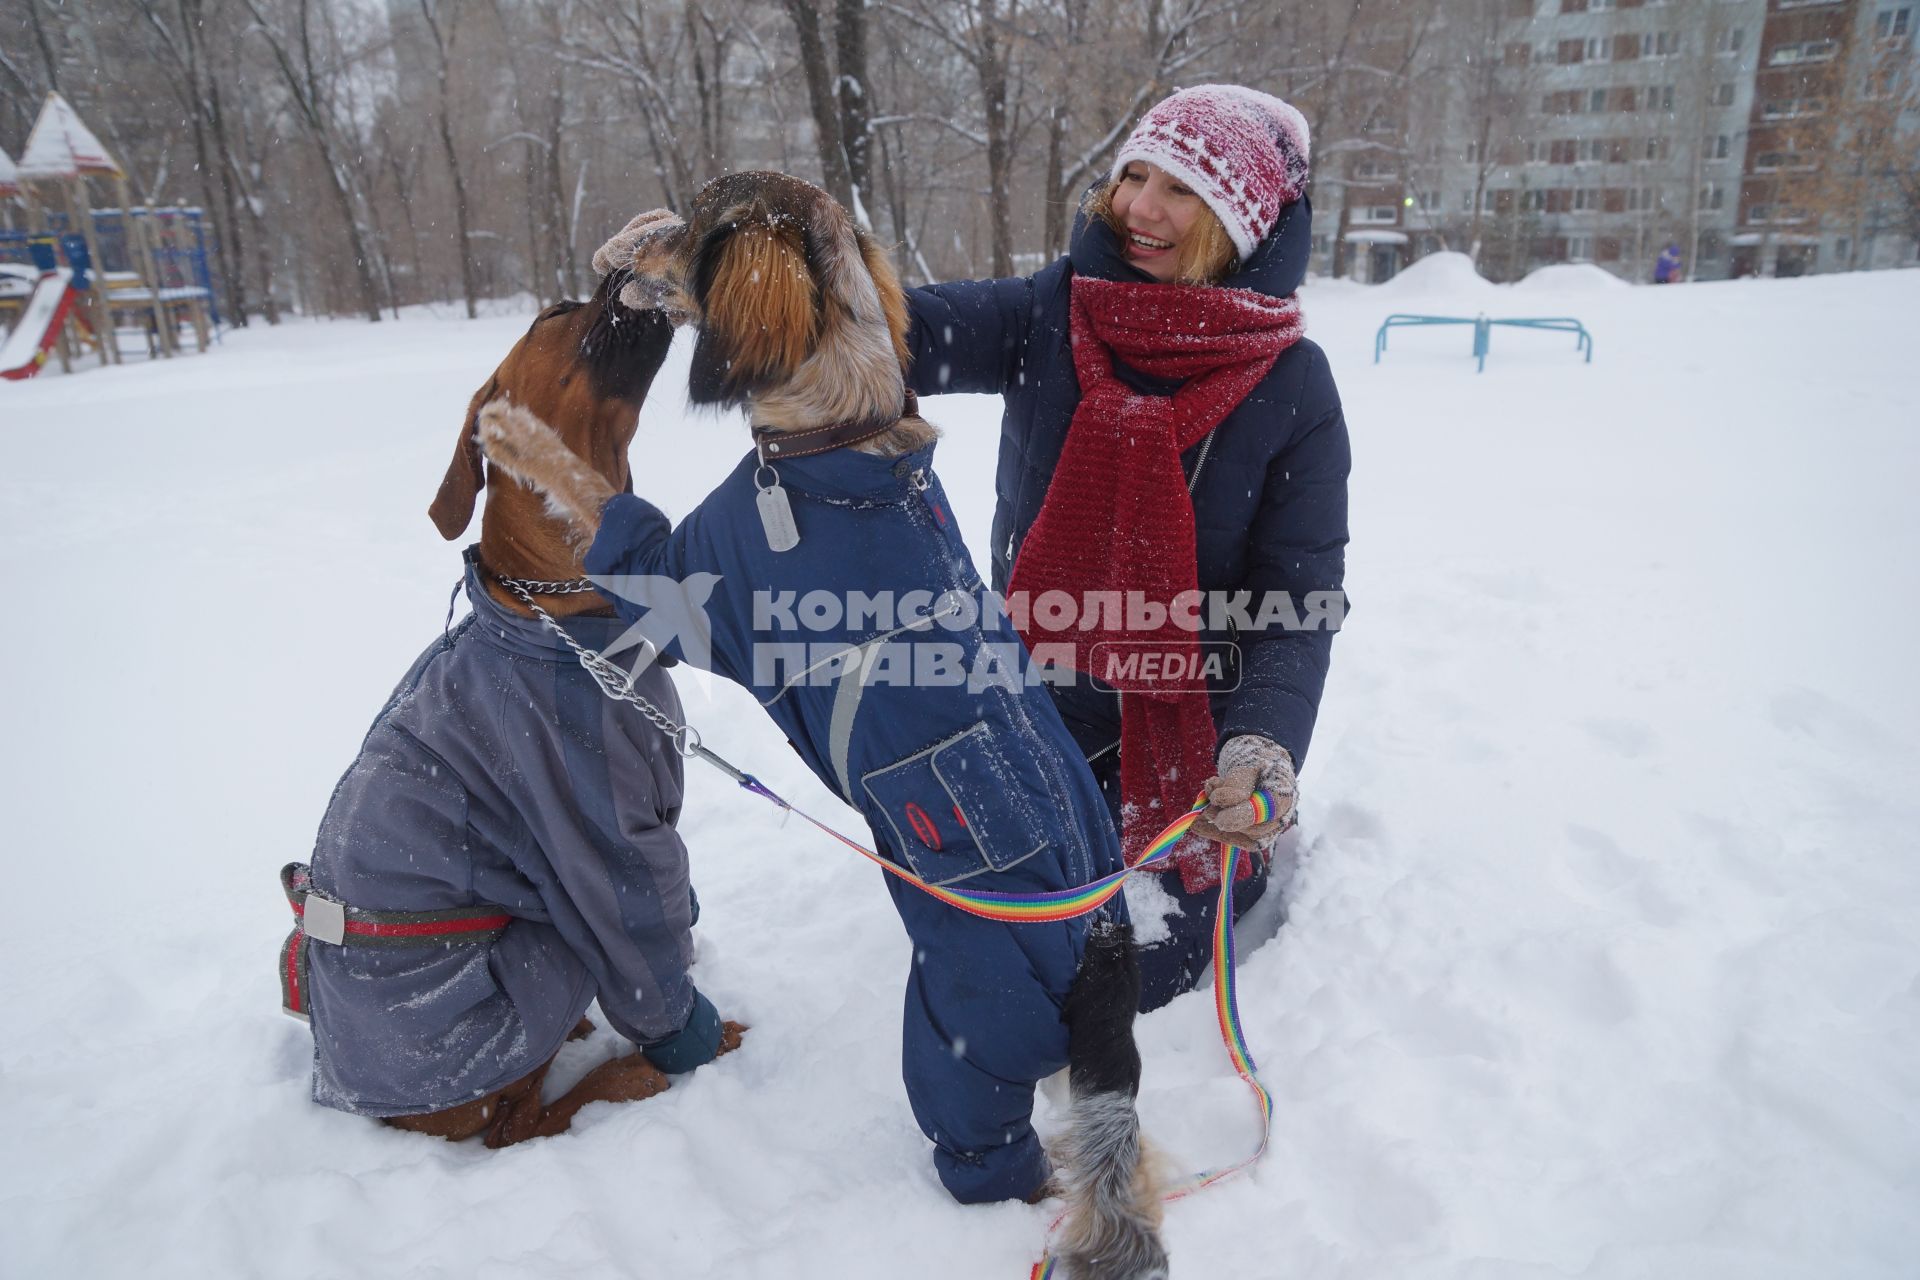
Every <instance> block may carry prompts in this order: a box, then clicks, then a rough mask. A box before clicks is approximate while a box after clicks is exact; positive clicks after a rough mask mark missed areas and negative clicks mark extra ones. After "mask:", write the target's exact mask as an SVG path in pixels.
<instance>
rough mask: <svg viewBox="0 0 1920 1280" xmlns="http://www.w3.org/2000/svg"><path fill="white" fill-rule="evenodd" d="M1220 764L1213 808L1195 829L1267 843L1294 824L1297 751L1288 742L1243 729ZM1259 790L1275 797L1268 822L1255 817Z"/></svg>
mask: <svg viewBox="0 0 1920 1280" xmlns="http://www.w3.org/2000/svg"><path fill="white" fill-rule="evenodd" d="M1219 769H1220V776H1219V777H1217V778H1210V779H1208V780H1207V808H1206V810H1205V812H1203V813H1201V815H1200V816H1199V817H1198V818H1195V819H1194V822H1193V827H1192V831H1193V834H1194V835H1196V836H1199V837H1201V838H1202V839H1206V840H1218V841H1220V842H1221V843H1223V844H1235V845H1239V846H1240V847H1241V848H1243V849H1265V848H1266V847H1267V846H1268V845H1270V844H1272V843H1273V841H1274V839H1275V838H1276V837H1278V836H1279V834H1280V833H1281V832H1283V831H1285V830H1286V829H1287V828H1288V827H1290V826H1292V825H1293V806H1294V802H1295V799H1296V796H1297V790H1298V787H1297V783H1296V782H1295V780H1294V776H1293V757H1292V756H1290V755H1288V754H1287V749H1286V748H1285V747H1283V746H1281V745H1280V744H1279V743H1277V742H1273V741H1270V740H1269V739H1266V738H1263V737H1261V736H1260V735H1258V734H1253V733H1243V734H1241V735H1240V736H1239V737H1237V738H1229V739H1228V740H1227V744H1226V745H1225V746H1223V747H1221V748H1220V760H1219ZM1255 791H1265V792H1266V793H1267V794H1268V795H1269V796H1271V797H1272V798H1273V816H1272V817H1271V818H1269V819H1268V820H1267V821H1265V822H1255V821H1254V820H1253V793H1254V792H1255Z"/></svg>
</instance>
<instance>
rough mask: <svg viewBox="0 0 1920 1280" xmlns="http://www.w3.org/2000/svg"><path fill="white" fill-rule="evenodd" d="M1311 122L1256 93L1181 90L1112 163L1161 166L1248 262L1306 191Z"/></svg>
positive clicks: (1234, 88) (1150, 115)
mask: <svg viewBox="0 0 1920 1280" xmlns="http://www.w3.org/2000/svg"><path fill="white" fill-rule="evenodd" d="M1307 149H1308V138H1307V119H1306V117H1305V116H1303V115H1301V114H1300V113H1299V112H1298V111H1296V110H1294V109H1293V108H1292V107H1290V106H1288V105H1287V104H1286V103H1284V102H1282V101H1281V100H1280V99H1278V98H1276V97H1274V96H1273V95H1272V94H1270V93H1261V92H1260V91H1259V90H1257V89H1248V88H1246V87H1244V86H1242V85H1237V84H1202V85H1195V86H1194V87H1193V88H1191V89H1182V90H1180V92H1178V93H1176V94H1174V95H1173V96H1172V97H1170V98H1167V99H1165V100H1163V101H1162V102H1160V104H1159V105H1157V106H1155V107H1154V108H1153V110H1151V111H1149V112H1147V114H1146V115H1145V116H1144V117H1143V118H1142V119H1141V121H1140V123H1139V125H1138V126H1136V127H1135V129H1134V131H1133V134H1132V136H1130V137H1129V138H1128V139H1127V140H1126V142H1125V143H1124V144H1123V145H1122V146H1121V148H1120V151H1119V154H1118V155H1116V156H1115V157H1114V160H1113V175H1112V176H1113V177H1114V178H1115V179H1118V178H1119V176H1120V171H1121V170H1122V169H1125V168H1126V167H1127V165H1128V164H1129V163H1130V162H1131V161H1134V160H1145V161H1146V162H1148V163H1149V164H1156V165H1159V166H1160V167H1161V168H1162V169H1165V170H1166V171H1167V172H1168V173H1170V174H1172V175H1174V176H1175V177H1176V178H1178V179H1180V181H1182V182H1184V183H1186V184H1187V185H1188V186H1190V187H1192V188H1193V189H1194V191H1195V192H1196V193H1198V195H1199V196H1200V198H1201V199H1202V200H1204V201H1206V202H1207V207H1208V208H1209V209H1211V210H1213V213H1214V216H1215V217H1217V218H1219V219H1220V223H1221V225H1222V226H1224V227H1225V228H1226V229H1227V235H1228V236H1229V237H1231V238H1232V240H1233V247H1234V248H1235V249H1237V250H1239V252H1240V256H1241V258H1243V259H1244V258H1246V257H1247V256H1248V255H1249V254H1251V253H1252V252H1253V251H1254V248H1255V247H1256V246H1257V245H1259V243H1260V242H1261V241H1262V240H1264V239H1266V238H1267V233H1268V232H1269V231H1272V230H1273V224H1274V223H1275V222H1277V221H1279V219H1280V211H1281V210H1282V209H1284V208H1286V207H1287V206H1288V205H1290V204H1292V203H1293V202H1294V201H1295V200H1298V199H1299V198H1300V193H1301V192H1302V191H1304V190H1306V186H1307Z"/></svg>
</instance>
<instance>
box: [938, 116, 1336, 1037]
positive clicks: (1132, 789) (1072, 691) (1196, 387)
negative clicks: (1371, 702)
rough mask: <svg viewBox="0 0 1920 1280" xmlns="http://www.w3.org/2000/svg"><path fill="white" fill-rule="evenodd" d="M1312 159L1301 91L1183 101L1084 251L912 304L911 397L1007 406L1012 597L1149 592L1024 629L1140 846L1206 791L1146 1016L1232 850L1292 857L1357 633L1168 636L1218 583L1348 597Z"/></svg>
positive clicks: (1188, 971)
mask: <svg viewBox="0 0 1920 1280" xmlns="http://www.w3.org/2000/svg"><path fill="white" fill-rule="evenodd" d="M1307 154H1308V129H1307V122H1306V121H1305V119H1303V118H1302V117H1301V115H1300V113H1299V112H1298V111H1296V110H1294V109H1293V108H1292V107H1291V106H1289V105H1287V104H1286V103H1285V102H1282V101H1281V100H1280V99H1278V98H1275V97H1273V96H1272V95H1270V94H1265V93H1260V92H1258V91H1257V90H1254V89H1248V88H1245V87H1242V86H1239V85H1200V86H1197V87H1195V88H1192V89H1185V90H1182V91H1181V92H1179V93H1176V94H1174V95H1173V96H1172V97H1170V98H1167V99H1166V100H1165V101H1163V102H1161V103H1160V104H1158V105H1157V106H1155V107H1154V108H1153V109H1152V110H1151V111H1149V112H1147V114H1146V116H1145V117H1144V118H1143V119H1142V120H1141V121H1140V123H1139V125H1138V126H1137V127H1136V128H1135V129H1134V131H1133V133H1132V134H1131V135H1130V136H1129V137H1128V138H1127V140H1126V142H1125V143H1124V144H1123V145H1122V146H1121V148H1120V150H1119V152H1118V154H1117V156H1116V157H1115V160H1114V166H1113V169H1112V171H1111V173H1110V174H1109V176H1108V177H1107V179H1106V180H1105V181H1103V182H1101V183H1099V184H1098V185H1097V186H1096V187H1095V188H1094V189H1093V190H1092V191H1090V192H1089V193H1088V196H1087V200H1086V202H1085V204H1084V205H1083V207H1082V209H1081V216H1080V218H1079V220H1078V222H1077V223H1076V225H1075V227H1074V233H1073V241H1072V245H1071V247H1070V249H1069V252H1068V254H1067V256H1066V257H1065V258H1063V259H1061V260H1060V261H1058V262H1055V263H1053V264H1052V265H1050V266H1048V267H1045V268H1043V269H1042V270H1040V271H1039V272H1037V273H1035V274H1034V275H1033V276H1031V277H1027V278H1023V279H1011V280H993V281H967V282H958V283H953V284H941V285H930V286H927V287H926V288H923V289H916V290H913V291H911V292H910V293H909V294H908V299H907V300H908V307H909V310H910V311H911V313H912V317H913V325H912V329H911V332H910V335H909V342H910V345H911V346H912V348H913V358H914V363H913V368H912V371H911V375H910V381H911V382H912V384H913V389H914V390H915V391H916V392H918V393H919V394H920V395H923V396H928V395H936V394H938V393H940V392H943V391H971V392H988V393H996V394H999V395H1002V396H1004V397H1005V402H1006V414H1005V417H1004V419H1003V425H1002V428H1001V447H1000V467H999V473H998V476H997V480H996V489H997V496H998V499H999V501H998V509H997V511H996V513H995V516H994V527H993V542H992V547H993V553H994V564H993V585H994V588H995V589H996V590H998V591H1000V592H1002V593H1004V594H1007V595H1008V596H1009V597H1010V599H1011V600H1012V601H1013V602H1014V603H1015V604H1016V606H1018V604H1019V603H1020V602H1021V601H1022V600H1023V599H1024V600H1025V601H1029V602H1030V601H1036V600H1039V599H1041V598H1043V597H1046V596H1049V595H1051V594H1057V593H1062V592H1064V593H1065V594H1066V595H1067V596H1068V597H1069V598H1070V599H1072V600H1073V601H1075V602H1076V603H1078V604H1081V605H1082V606H1083V607H1084V606H1085V605H1086V604H1087V603H1088V602H1097V600H1098V599H1100V598H1103V597H1105V598H1114V597H1118V598H1123V599H1126V600H1127V601H1129V606H1128V613H1127V616H1126V617H1125V618H1124V619H1118V620H1116V619H1112V618H1108V619H1107V620H1106V622H1104V623H1103V624H1101V625H1099V626H1098V627H1095V628H1088V627H1082V628H1081V629H1080V630H1078V631H1076V632H1075V633H1074V634H1073V636H1072V637H1067V636H1063V635H1062V634H1060V633H1058V632H1054V633H1050V634H1041V633H1039V632H1031V631H1023V638H1024V639H1026V641H1027V643H1028V645H1029V647H1037V646H1038V645H1040V644H1045V645H1047V647H1048V656H1049V660H1050V661H1052V662H1054V663H1056V665H1057V667H1058V668H1060V669H1064V670H1065V671H1066V673H1067V675H1068V676H1069V677H1070V678H1069V679H1064V680H1062V681H1060V682H1058V683H1055V684H1054V685H1052V686H1051V692H1052V693H1053V695H1054V700H1055V703H1056V705H1057V706H1058V707H1059V710H1060V712H1061V715H1062V717H1063V718H1064V719H1065V720H1066V722H1067V727H1068V728H1069V730H1071V731H1072V733H1073V735H1074V737H1075V739H1076V741H1077V743H1078V745H1079V746H1080V748H1081V750H1082V752H1083V753H1084V754H1085V755H1086V757H1087V761H1088V763H1089V764H1090V765H1091V766H1092V768H1093V771H1094V776H1095V778H1096V779H1097V780H1098V781H1099V782H1100V784H1101V787H1102V789H1103V790H1104V791H1105V793H1106V795H1107V799H1108V802H1109V804H1110V806H1111V809H1112V812H1113V815H1114V819H1115V822H1116V824H1117V825H1118V826H1119V828H1120V833H1121V838H1122V841H1123V843H1124V844H1125V845H1126V847H1127V848H1128V850H1129V852H1130V853H1134V852H1137V851H1138V850H1140V849H1142V848H1143V847H1144V846H1145V844H1146V842H1147V841H1148V840H1150V839H1151V837H1152V835H1153V834H1154V833H1155V832H1157V831H1158V830H1159V829H1160V828H1161V827H1163V826H1164V825H1165V824H1166V823H1167V822H1168V821H1169V820H1170V819H1171V818H1173V817H1175V816H1177V815H1179V814H1181V813H1184V812H1185V811H1186V810H1187V809H1188V808H1189V807H1190V806H1191V805H1192V804H1193V802H1194V798H1195V796H1196V795H1197V794H1200V793H1202V792H1204V793H1205V795H1206V798H1207V801H1208V808H1207V810H1206V812H1205V813H1204V814H1203V815H1202V816H1201V818H1200V820H1199V821H1197V822H1196V823H1195V824H1194V827H1193V831H1194V833H1195V834H1196V836H1198V837H1199V838H1198V839H1196V840H1193V841H1191V842H1189V844H1188V845H1186V846H1183V847H1182V848H1181V849H1180V850H1179V851H1178V852H1177V853H1176V855H1175V858H1174V864H1175V866H1176V867H1177V868H1178V870H1179V872H1180V875H1179V877H1178V878H1177V879H1173V878H1169V879H1168V881H1167V884H1166V887H1167V890H1168V892H1167V893H1166V894H1158V895H1154V894H1142V895H1141V900H1140V901H1139V903H1138V904H1137V905H1136V906H1135V908H1134V910H1135V924H1136V927H1137V928H1138V930H1139V932H1140V936H1142V937H1143V938H1145V939H1149V940H1153V941H1150V942H1149V944H1148V945H1145V946H1143V948H1142V954H1141V974H1142V978H1143V984H1142V992H1141V1004H1142V1007H1143V1008H1148V1009H1151V1008H1155V1007H1157V1006H1159V1005H1162V1004H1165V1003H1166V1002H1167V1001H1168V1000H1171V999H1172V998H1173V997H1174V996H1175V995H1178V994H1179V993H1180V992H1182V991H1185V990H1189V989H1191V987H1192V986H1193V984H1194V982H1195V980H1196V979H1197V978H1198V976H1199V974H1200V972H1201V970H1202V969H1203V968H1204V967H1205V965H1206V963H1207V960H1208V956H1209V944H1210V939H1211V936H1212V929H1213V914H1214V911H1215V909H1216V902H1217V896H1216V893H1215V892H1214V891H1216V890H1217V888H1218V884H1219V874H1220V873H1219V870H1218V866H1219V863H1218V858H1217V855H1216V853H1215V851H1214V850H1213V848H1212V847H1211V845H1210V844H1209V843H1208V841H1217V840H1222V839H1226V838H1228V837H1231V838H1232V842H1233V843H1235V844H1238V845H1240V846H1242V847H1258V848H1260V849H1261V850H1262V851H1263V852H1268V851H1271V849H1272V848H1273V847H1274V844H1275V842H1276V841H1277V840H1278V839H1279V837H1280V835H1281V833H1282V832H1283V831H1284V830H1285V829H1286V828H1287V827H1288V826H1289V825H1291V822H1292V818H1293V813H1292V808H1293V806H1292V803H1291V801H1292V797H1293V794H1294V770H1295V768H1296V767H1297V766H1298V765H1299V764H1300V763H1301V762H1302V761H1303V760H1304V759H1305V757H1306V750H1307V744H1308V741H1309V739H1310V738H1311V737H1312V734H1313V724H1314V719H1315V717H1316V715H1317V714H1318V709H1319V702H1320V690H1321V686H1322V682H1323V681H1324V680H1325V678H1326V671H1327V662H1328V657H1329V653H1330V651H1331V646H1332V636H1331V634H1330V631H1331V629H1332V628H1334V627H1337V626H1338V622H1337V621H1334V620H1332V619H1329V620H1328V622H1327V624H1326V626H1325V627H1320V626H1311V625H1310V626H1304V627H1293V628H1289V627H1285V626H1268V625H1262V624H1254V625H1251V626H1246V627H1240V628H1238V629H1234V628H1233V627H1232V626H1231V624H1229V625H1227V626H1226V627H1224V628H1222V629H1221V630H1219V631H1202V632H1199V633H1197V634H1196V633H1195V632H1193V631H1190V630H1182V629H1181V628H1179V627H1176V626H1173V625H1172V624H1170V623H1169V624H1167V625H1164V626H1162V625H1158V624H1155V625H1151V626H1148V625H1142V624H1143V623H1144V622H1146V621H1147V620H1148V619H1150V618H1152V617H1153V616H1155V614H1154V610H1155V608H1156V607H1160V606H1165V605H1168V604H1170V603H1171V602H1174V601H1177V600H1179V599H1181V598H1183V595H1184V593H1186V592H1195V591H1198V592H1227V593H1234V592H1245V593H1249V596H1248V598H1250V599H1251V598H1253V597H1255V596H1257V597H1259V598H1260V601H1259V603H1266V602H1272V601H1278V600H1282V599H1284V600H1290V601H1294V602H1297V601H1301V600H1305V599H1307V598H1308V597H1309V596H1311V595H1313V593H1316V592H1318V593H1325V598H1329V599H1338V600H1341V601H1342V602H1344V596H1343V595H1342V594H1341V587H1342V581H1343V577H1344V572H1345V558H1344V557H1345V547H1346V541H1347V487H1346V486H1347V467H1348V450H1347V428H1346V420H1345V418H1344V416H1343V415H1342V413H1341V409H1340V398H1339V394H1338V392H1336V391H1335V389H1334V385H1333V377H1332V375H1331V373H1330V372H1329V371H1328V369H1327V361H1326V357H1325V356H1324V355H1323V354H1322V353H1321V352H1320V350H1319V348H1318V347H1316V346H1314V344H1313V343H1311V342H1308V341H1305V340H1303V339H1302V338H1301V329H1302V320H1301V315H1300V302H1299V298H1298V296H1297V294H1296V291H1297V290H1298V288H1299V286H1300V282H1301V280H1302V279H1303V278H1304V276H1305V273H1306V264H1307V256H1308V252H1309V248H1310V244H1311V238H1312V237H1311V233H1310V223H1311V210H1310V209H1309V208H1308V202H1307V198H1306V185H1307ZM1133 602H1139V603H1141V604H1143V605H1145V606H1147V607H1146V608H1144V609H1141V610H1138V611H1135V610H1134V609H1133V607H1132V605H1133ZM1343 611H1344V604H1343ZM1095 616H1097V613H1096V615H1095ZM1158 616H1159V617H1161V618H1165V617H1166V616H1167V615H1166V613H1165V609H1164V608H1161V611H1160V613H1159V615H1158ZM1121 654H1125V655H1128V656H1127V658H1126V659H1125V660H1124V661H1116V660H1115V659H1116V657H1117V656H1118V655H1121ZM1202 654H1213V655H1221V654H1225V655H1229V656H1228V657H1227V658H1226V660H1225V661H1224V662H1223V663H1220V664H1218V669H1215V670H1210V671H1207V673H1206V674H1205V675H1204V676H1203V677H1202V678H1200V679H1193V678H1191V677H1187V676H1184V674H1175V673H1187V672H1191V671H1194V670H1197V669H1198V670H1205V668H1204V666H1203V665H1202V664H1201V655H1202ZM1255 788H1259V789H1261V790H1266V791H1269V792H1271V793H1273V794H1275V795H1278V796H1281V797H1283V798H1284V803H1283V804H1282V805H1281V807H1280V809H1279V811H1278V812H1276V813H1275V814H1273V815H1272V817H1271V818H1270V819H1269V820H1264V821H1256V820H1255V819H1254V818H1253V816H1252V811H1251V808H1250V806H1249V804H1248V803H1247V801H1248V797H1249V796H1250V795H1251V793H1252V792H1253V790H1254V789H1255ZM1242 868H1243V871H1244V873H1245V879H1244V880H1242V881H1241V882H1240V883H1239V884H1237V885H1236V886H1235V888H1234V894H1233V910H1234V914H1235V915H1236V916H1238V915H1241V914H1243V913H1244V912H1245V911H1246V909H1247V908H1248V907H1250V906H1251V905H1252V904H1253V902H1254V901H1255V900H1256V899H1258V898H1259V897H1260V895H1261V893H1262V891H1263V890H1264V889H1265V887H1266V884H1267V878H1268V859H1266V858H1250V859H1248V860H1247V861H1246V862H1245V863H1243V864H1242ZM1169 897H1170V898H1171V901H1169ZM1149 908H1152V909H1153V910H1154V912H1155V913H1156V914H1161V915H1163V917H1164V918H1163V919H1162V920H1160V921H1155V920H1151V919H1145V918H1143V917H1144V916H1145V915H1146V913H1147V911H1148V910H1149Z"/></svg>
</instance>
